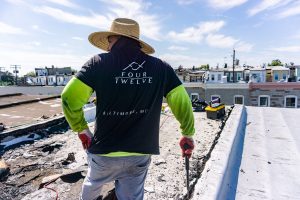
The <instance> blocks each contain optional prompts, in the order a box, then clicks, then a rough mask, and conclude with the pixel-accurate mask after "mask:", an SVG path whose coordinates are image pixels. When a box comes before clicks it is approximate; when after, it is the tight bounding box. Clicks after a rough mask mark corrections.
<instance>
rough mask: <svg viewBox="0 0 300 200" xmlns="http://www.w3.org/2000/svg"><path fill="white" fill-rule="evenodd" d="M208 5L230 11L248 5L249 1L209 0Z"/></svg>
mask: <svg viewBox="0 0 300 200" xmlns="http://www.w3.org/2000/svg"><path fill="white" fill-rule="evenodd" d="M207 1H208V4H209V5H210V6H211V7H213V8H216V9H230V8H233V7H236V6H240V5H242V4H244V3H246V2H247V1H248V0H230V1H229V0H207Z"/></svg>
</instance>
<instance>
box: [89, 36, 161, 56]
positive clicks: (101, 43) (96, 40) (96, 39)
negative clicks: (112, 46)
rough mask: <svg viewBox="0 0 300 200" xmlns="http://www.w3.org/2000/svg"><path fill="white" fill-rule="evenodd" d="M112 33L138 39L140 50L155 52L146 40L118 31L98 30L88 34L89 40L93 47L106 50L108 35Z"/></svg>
mask: <svg viewBox="0 0 300 200" xmlns="http://www.w3.org/2000/svg"><path fill="white" fill-rule="evenodd" d="M112 35H121V36H125V37H129V38H132V39H134V40H136V41H138V42H139V43H140V45H141V50H142V51H143V52H144V53H146V54H152V53H154V52H155V50H154V49H153V48H152V47H151V46H150V45H149V44H147V43H146V42H143V41H142V40H140V39H137V38H135V37H131V36H128V35H125V34H124V35H123V34H120V33H116V32H112V31H100V32H94V33H91V34H90V35H89V41H90V43H91V44H92V45H94V46H95V47H98V48H100V49H102V50H104V51H108V46H109V43H108V37H109V36H112Z"/></svg>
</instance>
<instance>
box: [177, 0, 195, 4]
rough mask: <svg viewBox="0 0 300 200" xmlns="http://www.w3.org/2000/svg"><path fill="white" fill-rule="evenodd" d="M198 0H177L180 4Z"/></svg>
mask: <svg viewBox="0 0 300 200" xmlns="http://www.w3.org/2000/svg"><path fill="white" fill-rule="evenodd" d="M195 1H196V0H177V3H178V4H179V5H190V4H192V3H194V2H195Z"/></svg>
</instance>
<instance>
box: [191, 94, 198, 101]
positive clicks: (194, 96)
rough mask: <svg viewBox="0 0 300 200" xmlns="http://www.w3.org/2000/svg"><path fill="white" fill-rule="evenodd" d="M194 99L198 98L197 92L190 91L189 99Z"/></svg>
mask: <svg viewBox="0 0 300 200" xmlns="http://www.w3.org/2000/svg"><path fill="white" fill-rule="evenodd" d="M194 99H199V94H198V93H191V100H194Z"/></svg>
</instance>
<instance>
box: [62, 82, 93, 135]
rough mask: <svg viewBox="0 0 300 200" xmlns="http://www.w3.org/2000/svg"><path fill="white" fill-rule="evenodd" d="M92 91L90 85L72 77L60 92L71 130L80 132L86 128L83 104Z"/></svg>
mask: <svg viewBox="0 0 300 200" xmlns="http://www.w3.org/2000/svg"><path fill="white" fill-rule="evenodd" d="M92 92H93V89H92V88H91V87H89V86H88V85H86V84H84V83H83V82H82V81H80V80H79V79H77V78H75V77H73V78H72V79H71V80H70V81H69V83H68V84H67V85H66V87H65V88H64V90H63V92H62V94H61V98H62V108H63V112H64V115H65V117H66V120H67V121H68V123H69V125H70V127H71V129H72V130H73V131H76V132H80V131H82V130H84V129H86V128H88V126H87V122H86V121H85V118H84V113H83V106H84V105H85V104H86V103H87V102H88V100H89V98H90V96H91V94H92Z"/></svg>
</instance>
